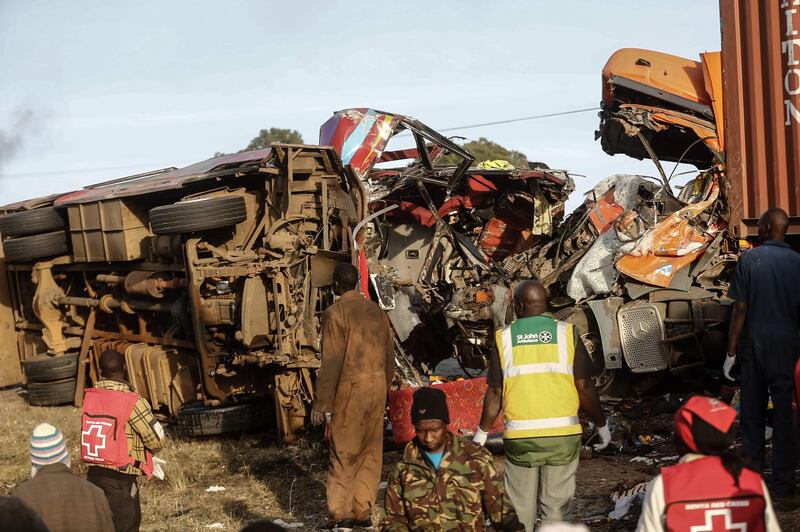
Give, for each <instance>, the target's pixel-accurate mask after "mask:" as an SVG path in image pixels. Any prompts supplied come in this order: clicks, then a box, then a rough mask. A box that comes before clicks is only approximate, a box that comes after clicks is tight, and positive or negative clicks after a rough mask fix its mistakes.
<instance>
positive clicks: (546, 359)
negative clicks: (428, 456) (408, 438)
mask: <svg viewBox="0 0 800 532" xmlns="http://www.w3.org/2000/svg"><path fill="white" fill-rule="evenodd" d="M514 312H515V313H516V316H517V319H516V320H514V321H513V322H512V323H511V325H508V326H507V327H505V328H503V329H501V330H498V331H497V332H496V333H495V344H496V349H495V350H494V353H493V355H492V358H491V359H490V361H489V372H488V375H487V382H488V384H489V388H488V389H487V391H486V396H485V397H484V400H483V414H482V415H481V422H480V426H479V427H478V430H477V431H476V433H475V437H474V441H475V442H476V443H479V444H481V445H482V444H483V443H485V442H486V437H487V431H488V430H489V428H490V427H491V426H492V425H494V421H495V419H496V418H497V416H498V415H499V414H500V410H501V409H502V411H503V418H504V420H505V432H504V433H503V445H504V447H505V456H506V460H505V483H506V492H507V493H508V495H509V497H511V501H512V502H513V503H514V507H515V508H516V511H517V515H518V516H519V520H520V522H521V523H522V524H523V525H525V529H526V530H527V531H531V530H533V527H534V525H535V524H536V513H537V500H538V503H539V504H538V505H539V512H540V513H541V518H542V522H543V523H545V522H548V521H550V522H552V521H569V520H570V517H571V513H572V501H573V498H574V496H575V473H576V472H577V470H578V456H579V454H580V447H581V434H582V433H583V430H582V428H581V424H580V421H579V420H578V408H579V407H582V408H583V409H584V410H585V411H586V412H587V413H588V414H589V416H590V417H591V418H592V420H593V421H594V423H595V425H596V426H597V427H598V435H599V436H600V443H599V444H597V445H595V449H596V450H601V449H604V448H605V447H606V446H608V444H609V443H610V441H611V433H610V431H609V429H608V426H607V425H606V417H605V414H603V409H602V408H601V406H600V399H599V398H598V395H597V390H596V388H595V386H594V381H593V380H592V377H593V376H594V375H595V374H596V373H597V369H596V368H595V366H594V364H593V362H592V360H591V358H590V357H589V354H588V353H587V352H586V348H585V346H584V345H583V342H582V341H581V340H580V338H579V337H578V335H577V333H576V332H575V330H574V328H573V326H572V324H569V323H566V322H562V321H558V320H556V319H555V318H554V317H553V315H552V314H550V313H549V312H548V308H547V292H546V291H545V289H544V286H542V284H541V283H539V282H537V281H523V282H522V283H520V284H519V285H518V286H517V288H516V290H515V291H514Z"/></svg>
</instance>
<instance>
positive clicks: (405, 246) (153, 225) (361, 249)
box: [0, 109, 572, 441]
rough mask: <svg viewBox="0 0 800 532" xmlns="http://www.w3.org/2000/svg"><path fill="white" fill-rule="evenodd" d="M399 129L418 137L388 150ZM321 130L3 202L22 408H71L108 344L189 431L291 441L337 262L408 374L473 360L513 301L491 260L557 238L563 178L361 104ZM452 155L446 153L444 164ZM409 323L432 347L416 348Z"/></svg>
mask: <svg viewBox="0 0 800 532" xmlns="http://www.w3.org/2000/svg"><path fill="white" fill-rule="evenodd" d="M402 132H408V133H410V139H413V143H414V146H415V147H413V148H406V149H398V150H390V149H387V144H388V142H389V141H390V140H391V139H392V138H393V137H395V136H396V135H398V134H399V133H402ZM320 133H321V142H320V145H319V146H308V145H288V144H275V145H273V146H272V148H271V149H267V150H259V151H250V152H242V153H237V154H233V155H225V156H222V157H217V158H213V159H209V160H207V161H203V162H200V163H197V164H194V165H191V166H188V167H185V168H181V169H176V168H167V169H164V170H160V171H156V172H150V173H147V174H141V175H135V176H130V177H127V178H122V179H116V180H113V181H108V182H104V183H98V184H95V185H91V186H88V187H86V188H84V189H83V190H79V191H76V192H72V193H68V194H63V195H56V196H51V197H47V198H40V199H35V200H30V201H24V202H20V203H17V204H13V205H8V206H6V207H4V208H3V209H2V210H3V211H4V215H3V216H2V217H0V235H2V249H3V255H4V263H3V264H4V270H5V272H4V280H7V283H8V288H7V290H6V292H7V293H4V294H3V297H2V298H0V303H2V305H1V306H2V308H0V311H2V312H3V313H4V315H6V316H8V317H9V323H13V330H12V329H8V330H5V331H4V332H3V335H4V336H3V337H4V339H8V340H10V341H9V342H5V343H6V344H7V345H4V346H3V349H4V350H6V351H8V350H9V349H11V350H15V351H16V353H15V358H16V359H17V360H18V361H19V364H20V365H21V368H22V370H23V373H24V379H25V381H26V382H27V389H28V390H27V398H28V401H29V402H30V403H31V404H36V405H54V404H64V403H70V402H75V403H76V404H79V403H80V402H81V401H82V396H83V388H84V386H85V384H86V381H87V380H89V381H91V382H94V381H96V380H97V379H98V368H97V358H98V356H99V354H100V353H102V351H104V350H105V349H108V348H114V349H117V350H119V351H121V352H123V353H124V354H125V359H126V362H127V368H128V374H129V380H130V381H131V384H132V385H133V387H134V389H135V390H136V391H137V392H138V393H140V394H141V395H142V396H144V397H145V398H147V399H148V400H149V401H150V402H151V404H152V405H153V408H154V410H155V411H156V412H157V413H159V414H160V415H161V416H162V417H163V418H164V419H171V420H174V421H175V422H176V424H177V426H178V427H179V429H181V430H182V431H183V432H184V433H186V434H214V433H220V432H225V431H230V430H237V429H242V428H246V427H248V426H254V425H258V424H263V423H265V422H267V421H268V420H270V419H272V418H274V420H275V423H276V424H277V427H278V429H279V433H280V435H281V437H282V438H283V439H284V440H287V441H288V440H291V439H293V438H294V437H295V436H296V435H297V433H298V432H299V431H300V429H301V428H302V427H303V426H304V424H305V421H306V418H307V415H308V413H309V408H310V405H311V402H312V401H313V398H314V383H315V377H316V370H317V368H318V367H319V363H320V362H319V331H320V317H321V313H322V311H324V309H325V308H326V307H327V306H328V305H329V304H330V303H331V302H332V301H333V294H332V291H331V275H332V270H333V267H334V266H335V265H336V264H337V263H339V262H342V261H347V262H351V261H352V262H353V263H354V264H357V265H358V266H359V269H360V271H361V277H362V290H363V291H364V293H369V294H371V297H374V298H375V299H376V300H377V301H379V303H380V305H381V306H382V307H383V308H384V309H386V310H387V311H388V312H389V314H390V316H392V320H393V322H394V324H395V327H396V328H397V332H398V341H397V358H398V370H399V371H398V378H399V379H400V380H401V381H403V382H407V383H418V382H419V379H420V377H419V372H420V370H421V371H423V372H432V370H433V369H434V367H435V365H437V364H438V363H440V362H441V361H442V360H454V361H456V363H457V364H458V366H459V367H460V369H463V371H465V372H466V373H467V374H471V373H472V372H475V373H477V372H480V371H482V370H483V369H484V368H485V367H486V356H487V354H488V349H489V345H490V341H489V338H490V335H491V330H492V328H493V326H494V322H495V321H496V320H497V319H498V318H496V317H495V316H497V315H500V314H502V313H503V312H504V310H505V307H504V297H505V295H504V292H503V291H502V290H500V289H498V286H501V287H502V285H506V286H507V285H508V283H509V282H510V278H509V277H508V274H507V273H506V272H505V271H504V270H503V269H502V268H501V267H500V261H501V260H502V259H503V258H505V257H508V256H512V255H514V254H518V253H520V252H523V251H525V250H528V249H531V247H532V246H535V245H537V244H538V243H541V242H544V241H545V240H548V239H549V238H550V237H551V236H552V234H553V232H554V231H555V228H556V227H557V225H558V221H559V220H560V219H561V217H563V214H564V201H565V200H566V198H567V196H568V195H569V192H570V191H571V190H572V181H571V180H570V178H569V176H568V175H567V173H566V172H563V171H557V170H550V169H549V168H545V167H542V168H534V169H521V170H517V169H513V168H508V167H505V166H503V165H498V166H503V167H502V168H499V169H496V168H495V169H493V168H490V167H486V168H471V163H472V156H471V155H470V154H469V153H467V152H465V151H464V150H463V149H462V148H460V147H459V146H458V145H456V144H455V143H453V142H451V141H450V140H448V139H446V138H445V137H443V136H441V135H439V134H438V133H436V132H435V131H433V130H431V129H430V128H428V127H427V126H425V125H424V124H422V123H420V122H418V121H416V120H414V119H412V118H410V117H405V116H401V115H394V114H389V113H384V112H380V111H374V110H370V109H350V110H345V111H341V112H338V113H335V114H334V116H333V117H332V118H331V119H330V120H329V121H328V122H326V123H325V124H324V125H323V126H322V128H321V132H320ZM444 155H450V156H451V157H452V158H455V160H457V164H455V165H450V166H439V165H437V161H439V160H440V158H441V157H442V156H444ZM451 160H452V159H451ZM395 161H400V162H399V163H396V162H395ZM501 307H502V310H500V308H501ZM412 315H413V316H412ZM414 320H416V322H415V321H414ZM415 323H419V324H420V325H424V326H425V327H429V330H436V331H437V332H438V333H440V334H439V335H438V336H437V338H438V340H439V341H440V342H441V345H440V346H437V347H436V348H435V349H430V350H429V349H428V348H427V347H424V346H422V344H420V343H419V342H420V341H422V338H423V337H424V335H420V334H418V332H419V331H418V332H417V333H415V332H414V331H413V329H415V327H413V325H414V324H415ZM409 324H411V325H409ZM417 329H418V328H417ZM415 338H416V339H417V342H418V343H417V344H416V347H415V346H414V341H415V340H414V339H415ZM14 348H15V349H14ZM407 350H408V351H409V353H406V351H407ZM423 353H436V355H431V356H428V357H427V358H425V357H423V356H422V354H423ZM412 361H413V362H412ZM267 398H271V403H272V405H273V407H274V408H265V405H269V404H270V401H268V400H266V399H267Z"/></svg>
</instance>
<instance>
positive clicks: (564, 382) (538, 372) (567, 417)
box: [495, 316, 582, 438]
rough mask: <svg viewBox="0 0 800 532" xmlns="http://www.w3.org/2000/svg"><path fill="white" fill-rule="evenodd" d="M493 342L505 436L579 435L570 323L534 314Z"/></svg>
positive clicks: (498, 334)
mask: <svg viewBox="0 0 800 532" xmlns="http://www.w3.org/2000/svg"><path fill="white" fill-rule="evenodd" d="M515 335H516V336H515ZM495 340H496V342H497V348H498V352H499V354H500V366H501V368H502V371H503V415H504V419H505V434H504V437H505V438H531V437H542V436H564V435H570V434H580V433H581V432H582V430H581V426H580V421H579V419H578V406H579V400H578V392H577V389H576V388H575V381H574V378H573V370H572V365H573V361H574V359H575V346H574V344H573V341H574V340H573V330H572V325H570V324H569V323H565V322H561V321H556V320H554V319H553V318H550V317H548V316H531V317H528V318H521V319H520V320H516V321H515V322H513V323H512V324H511V325H509V326H507V327H505V328H504V329H502V330H501V331H497V333H496V335H495Z"/></svg>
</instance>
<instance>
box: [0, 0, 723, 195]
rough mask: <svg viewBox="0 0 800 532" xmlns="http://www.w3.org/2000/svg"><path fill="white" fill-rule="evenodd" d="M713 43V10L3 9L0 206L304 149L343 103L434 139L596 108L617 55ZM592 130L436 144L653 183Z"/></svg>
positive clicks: (641, 5) (342, 5)
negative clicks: (253, 142) (294, 140)
mask: <svg viewBox="0 0 800 532" xmlns="http://www.w3.org/2000/svg"><path fill="white" fill-rule="evenodd" d="M719 40H720V33H719V17H718V2H716V1H712V0H702V1H698V0H695V1H691V0H673V1H670V2H656V1H645V0H638V1H633V0H615V1H613V2H600V1H591V2H590V1H570V2H554V1H549V2H536V1H527V2H526V1H520V2H504V1H496V2H486V1H481V2H477V1H476V2H473V1H467V0H462V1H440V2H430V1H429V2H417V1H410V0H408V1H405V2H394V3H391V4H390V3H380V2H356V1H353V2H338V1H328V2H294V3H290V2H269V1H252V2H247V1H231V2H212V1H193V2H189V1H180V0H176V1H170V2H164V1H161V2H156V1H149V0H140V1H137V2H121V1H109V2H94V1H92V2H90V1H83V0H77V1H72V2H44V1H35V0H2V1H0V149H2V150H3V152H0V204H6V203H9V202H12V201H16V200H19V199H24V198H30V197H35V196H40V195H46V194H51V193H56V192H63V191H69V190H74V189H76V188H80V187H81V186H83V185H87V184H90V183H92V182H97V181H100V180H105V179H112V178H115V177H119V176H123V175H129V174H133V173H137V172H142V171H146V170H150V169H155V168H161V167H165V166H173V165H174V166H184V165H186V164H189V163H191V162H195V161H198V160H202V159H205V158H208V157H210V156H211V155H212V154H213V153H214V152H216V151H235V150H238V149H241V148H242V147H244V146H245V145H246V144H247V143H248V141H249V140H250V139H251V138H252V137H254V136H255V135H256V134H257V132H258V130H259V129H261V128H268V127H272V126H276V127H289V128H294V129H297V130H299V131H300V132H301V133H302V134H303V136H304V138H305V140H306V142H308V143H313V142H316V140H317V135H318V129H319V126H320V125H321V124H322V123H323V122H324V121H325V120H326V119H327V118H328V117H329V116H330V113H331V112H333V111H335V110H337V109H342V108H346V107H363V106H368V107H375V108H378V109H384V110H387V111H392V112H397V113H403V114H409V115H412V116H414V117H416V118H418V119H420V120H422V121H423V122H425V123H427V124H428V125H430V126H432V127H434V128H448V127H453V126H460V125H467V124H475V123H481V122H489V121H494V120H503V119H510V118H516V117H522V116H531V115H537V114H543V113H551V112H558V111H569V110H573V109H580V108H586V107H591V106H594V105H597V104H598V103H599V101H600V89H601V81H600V71H601V69H602V67H603V65H604V63H605V61H606V60H607V59H608V57H609V56H610V55H611V54H612V53H613V52H614V51H615V50H617V49H618V48H623V47H636V48H651V49H655V50H660V51H663V52H669V53H673V54H676V55H683V56H686V57H692V58H697V56H698V54H699V53H700V52H703V51H706V50H717V49H719ZM597 123H598V119H597V117H596V115H595V114H594V113H584V114H577V115H570V116H564V117H555V118H545V119H541V120H533V121H528V122H519V123H515V124H507V125H500V126H490V127H483V128H474V129H464V130H461V131H452V132H448V134H451V135H461V136H464V137H467V138H469V139H472V138H477V137H480V136H485V137H488V138H490V139H492V140H495V141H497V142H499V143H501V144H503V145H505V146H506V147H509V148H514V149H518V150H520V151H522V152H524V153H526V154H527V155H528V157H529V159H531V160H537V161H544V162H547V163H548V164H549V165H550V166H551V167H554V168H565V169H568V170H570V171H572V172H574V173H576V174H583V175H585V176H586V177H576V178H575V179H576V182H577V184H578V189H579V190H580V191H582V190H586V189H587V188H589V187H590V186H591V185H592V184H593V183H595V182H597V181H599V180H600V179H602V178H603V177H605V176H607V175H610V174H612V173H645V174H648V175H654V174H655V168H654V167H653V165H652V163H650V162H647V161H644V162H639V161H635V160H633V159H630V158H627V157H624V156H619V155H618V156H615V157H610V156H608V155H606V154H605V153H603V151H602V150H601V149H600V145H599V143H598V142H596V141H594V137H593V133H594V131H595V129H596V127H597ZM3 136H4V137H3ZM17 140H18V142H17ZM10 148H13V149H10ZM670 169H671V168H670V167H668V171H669V170H670ZM579 201H580V199H579V197H578V196H577V195H576V196H575V198H574V199H573V200H572V201H571V206H574V205H576V204H577V203H579Z"/></svg>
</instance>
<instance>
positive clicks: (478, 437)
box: [472, 427, 489, 447]
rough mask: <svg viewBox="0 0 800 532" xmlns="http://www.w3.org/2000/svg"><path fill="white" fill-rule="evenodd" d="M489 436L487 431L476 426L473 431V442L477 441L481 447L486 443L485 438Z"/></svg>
mask: <svg viewBox="0 0 800 532" xmlns="http://www.w3.org/2000/svg"><path fill="white" fill-rule="evenodd" d="M488 437H489V433H488V432H486V431H485V430H483V429H482V428H480V427H478V429H477V430H476V431H475V435H474V436H473V437H472V441H473V443H477V444H478V445H480V446H481V447H483V446H484V445H486V438H488Z"/></svg>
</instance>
